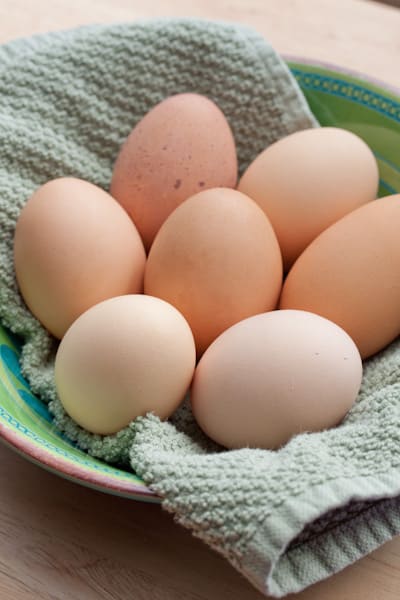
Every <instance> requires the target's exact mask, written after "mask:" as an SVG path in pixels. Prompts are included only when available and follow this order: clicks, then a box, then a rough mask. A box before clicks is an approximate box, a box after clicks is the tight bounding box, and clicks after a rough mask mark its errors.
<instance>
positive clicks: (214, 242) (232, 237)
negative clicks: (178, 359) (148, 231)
mask: <svg viewBox="0 0 400 600" xmlns="http://www.w3.org/2000/svg"><path fill="white" fill-rule="evenodd" d="M281 285H282V258H281V254H280V250H279V246H278V242H277V240H276V237H275V234H274V231H273V229H272V227H271V224H270V223H269V221H268V219H267V217H266V216H265V214H264V213H263V211H262V210H261V209H260V208H259V207H258V206H257V204H256V203H255V202H253V200H251V199H250V198H248V197H247V196H245V195H244V194H241V193H240V192H237V191H235V190H231V189H227V188H215V189H212V190H206V191H204V192H200V193H198V194H195V195H194V196H192V197H191V198H189V199H188V200H186V202H184V203H183V204H181V205H180V206H179V207H178V208H177V209H176V210H175V211H174V212H173V213H172V214H171V215H170V216H169V217H168V219H167V220H166V221H165V223H164V224H163V226H162V227H161V229H160V231H159V232H158V234H157V236H156V239H155V240H154V243H153V246H152V248H151V250H150V253H149V256H148V259H147V264H146V270H145V283H144V289H145V292H146V294H150V295H153V296H157V297H159V298H163V299H164V300H166V301H167V302H170V303H171V304H172V305H173V306H176V308H178V310H179V311H180V312H181V313H182V314H183V315H184V317H185V318H186V319H187V321H188V323H189V325H190V327H191V329H192V331H193V334H194V338H195V341H196V348H197V353H198V355H199V356H200V355H201V354H202V352H204V350H205V349H206V348H207V346H209V344H210V343H211V342H212V341H213V340H214V339H215V338H216V337H217V336H218V335H219V334H220V333H222V331H224V330H225V329H227V328H228V327H230V326H231V325H233V324H234V323H236V322H237V321H240V320H241V319H244V318H246V317H249V316H251V315H254V314H256V313H260V312H264V311H266V310H272V309H273V308H275V306H276V304H277V302H278V299H279V294H280V290H281Z"/></svg>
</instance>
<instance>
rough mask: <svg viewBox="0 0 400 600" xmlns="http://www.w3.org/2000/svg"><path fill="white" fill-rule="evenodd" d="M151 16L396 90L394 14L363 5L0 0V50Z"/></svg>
mask: <svg viewBox="0 0 400 600" xmlns="http://www.w3.org/2000/svg"><path fill="white" fill-rule="evenodd" d="M155 16H197V17H204V18H214V19H225V20H232V21H239V22H241V23H246V24H248V25H252V26H253V27H255V28H256V29H258V30H259V31H260V32H261V33H262V34H264V35H265V36H266V37H267V38H269V40H270V41H271V43H272V44H273V45H274V46H275V48H276V49H277V50H278V51H280V52H283V53H288V54H296V55H299V56H304V57H309V58H314V59H319V60H322V61H328V62H332V63H336V64H339V65H343V66H346V67H348V68H351V69H355V70H356V71H359V72H364V73H366V74H369V75H371V76H374V77H378V78H379V79H381V80H383V81H386V82H387V83H391V84H393V85H397V86H398V87H400V69H399V67H398V65H399V56H400V35H399V31H400V11H399V10H397V9H396V8H394V7H392V6H386V5H383V4H378V3H376V2H366V1H363V0H284V1H282V0H192V1H191V2H188V1H187V0H149V1H147V2H146V1H143V0H35V2H26V0H2V2H1V3H0V42H4V41H7V40H10V39H12V38H15V37H19V36H25V35H31V34H32V33H38V32H45V31H49V30H52V29H65V28H69V27H75V26H76V25H82V24H85V23H93V22H99V23H100V22H102V23H103V22H104V23H106V22H116V21H126V20H130V19H138V18H147V17H155Z"/></svg>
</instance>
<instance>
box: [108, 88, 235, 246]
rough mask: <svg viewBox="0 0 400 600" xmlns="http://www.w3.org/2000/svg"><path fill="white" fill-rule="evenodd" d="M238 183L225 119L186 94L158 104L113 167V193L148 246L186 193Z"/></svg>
mask: <svg viewBox="0 0 400 600" xmlns="http://www.w3.org/2000/svg"><path fill="white" fill-rule="evenodd" d="M236 182H237V158H236V148H235V141H234V139H233V135H232V132H231V129H230V127H229V124H228V121H227V120H226V118H225V116H224V114H223V113H222V112H221V110H220V109H219V108H218V106H217V105H216V104H215V103H214V102H212V101H211V100H209V99H208V98H206V97H205V96H201V95H199V94H191V93H187V94H177V95H175V96H171V97H169V98H167V99H166V100H163V101H162V102H160V103H159V104H157V105H156V106H155V107H154V108H153V109H152V110H151V111H150V112H148V113H147V114H146V115H145V116H144V117H143V119H142V120H141V121H139V123H138V124H137V125H136V127H135V128H134V129H133V130H132V132H131V133H130V135H129V137H128V138H127V140H126V141H125V143H124V145H123V146H122V148H121V151H120V153H119V155H118V158H117V160H116V163H115V166H114V171H113V176H112V182H111V194H112V195H113V196H114V197H115V198H117V200H118V202H120V203H121V205H122V206H123V207H124V208H125V209H126V210H127V212H128V213H129V214H130V215H131V217H132V219H133V221H134V223H135V225H136V227H137V228H138V230H139V232H140V234H141V236H142V239H143V241H144V245H145V247H146V249H148V248H150V246H151V243H152V241H153V239H154V237H155V235H156V233H157V231H158V230H159V228H160V226H161V224H162V223H163V222H164V221H165V219H166V218H167V217H168V215H169V214H170V213H171V212H172V211H173V210H174V209H175V208H176V207H177V206H178V205H179V204H181V203H182V202H183V201H184V200H186V199H187V198H189V196H192V195H193V194H195V193H196V192H199V191H201V190H206V189H208V188H213V187H232V188H233V187H235V186H236Z"/></svg>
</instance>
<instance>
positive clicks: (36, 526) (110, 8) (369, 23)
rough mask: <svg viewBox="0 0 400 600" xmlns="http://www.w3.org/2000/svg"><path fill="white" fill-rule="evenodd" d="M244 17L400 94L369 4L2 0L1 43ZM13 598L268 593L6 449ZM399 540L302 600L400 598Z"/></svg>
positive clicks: (0, 537)
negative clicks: (156, 19)
mask: <svg viewBox="0 0 400 600" xmlns="http://www.w3.org/2000/svg"><path fill="white" fill-rule="evenodd" d="M161 15H170V16H172V15H179V16H203V17H210V18H222V19H230V20H235V21H241V22H244V23H248V24H250V25H253V26H255V27H256V28H258V30H259V31H261V32H262V33H263V34H265V35H266V36H267V37H268V38H269V39H270V41H271V42H272V43H273V44H274V45H275V47H276V48H277V50H279V51H281V52H284V53H288V54H294V55H296V54H297V55H300V56H303V57H310V58H314V59H320V60H324V61H329V62H331V63H336V64H339V65H344V66H346V67H348V68H352V69H355V70H356V71H360V72H364V73H366V74H370V75H372V76H375V77H378V78H379V79H381V80H383V81H386V82H388V83H391V84H392V85H397V86H398V87H399V88H400V69H399V58H400V11H399V10H397V9H395V8H392V7H389V6H385V5H379V4H375V3H373V2H365V1H362V0H285V1H283V0H220V1H219V0H192V2H191V3H189V2H187V1H186V0H149V1H148V2H143V0H35V2H26V0H2V2H1V4H0V42H5V41H7V40H10V39H12V38H15V37H18V36H22V35H30V34H32V33H34V32H40V31H47V30H50V29H61V28H66V27H72V26H75V25H78V24H83V23H90V22H111V21H122V20H128V19H135V18H138V17H148V16H161ZM0 486H1V492H0V542H1V543H0V598H1V599H2V600H3V599H4V600H11V599H12V600H35V599H40V600H102V599H107V600H128V599H129V600H130V599H132V600H214V599H215V600H256V599H261V598H263V596H262V595H261V594H260V593H258V592H257V591H255V590H254V589H253V588H252V587H251V586H250V584H249V583H248V582H247V581H246V580H245V579H244V578H243V577H242V576H240V575H239V574H238V573H236V571H234V570H233V568H231V567H230V566H229V565H228V563H227V562H226V561H225V560H224V559H222V558H220V557H219V556H217V555H216V554H215V553H214V552H212V551H211V550H210V549H208V548H207V547H206V546H205V545H203V544H202V543H201V542H199V541H198V540H195V539H194V538H193V537H192V536H191V535H190V534H189V533H188V532H187V531H186V530H184V529H182V528H181V527H179V526H178V525H175V524H174V522H173V520H172V518H171V517H170V515H168V514H167V513H164V512H163V511H162V510H161V509H160V507H159V506H157V505H151V504H144V503H139V502H132V501H129V500H124V499H121V498H116V497H112V496H108V495H105V494H100V493H96V492H93V491H91V490H88V489H85V488H82V487H79V486H78V485H75V484H72V483H69V482H67V481H64V480H63V479H60V478H58V477H56V476H54V475H51V474H49V473H46V472H45V471H43V470H41V469H39V468H38V467H36V466H34V465H32V464H30V463H28V462H26V461H25V460H23V459H22V458H20V457H19V456H17V455H16V454H15V453H14V452H12V451H11V450H9V449H8V448H6V447H3V446H0ZM399 596H400V538H397V539H395V540H393V541H392V542H390V543H387V544H386V545H385V546H383V547H382V548H380V549H379V550H377V551H376V552H374V553H373V554H371V555H370V556H369V557H367V558H365V559H363V560H361V561H359V562H358V563H356V564H355V565H353V566H351V567H349V568H347V569H345V570H344V571H343V572H342V573H340V574H338V575H336V576H334V577H332V578H331V579H329V580H328V581H325V582H322V583H320V584H317V585H315V586H313V587H311V588H309V589H308V590H306V591H305V592H303V593H301V594H299V595H297V596H296V600H297V599H298V600H377V599H379V600H398V598H399Z"/></svg>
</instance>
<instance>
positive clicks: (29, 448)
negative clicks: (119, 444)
mask: <svg viewBox="0 0 400 600" xmlns="http://www.w3.org/2000/svg"><path fill="white" fill-rule="evenodd" d="M280 56H281V57H282V58H283V60H284V61H285V63H286V64H288V63H294V64H298V65H304V66H306V67H307V66H310V67H317V68H318V67H319V68H323V69H326V70H328V71H331V72H336V73H339V74H342V75H345V76H349V77H353V78H355V79H358V80H361V81H363V82H365V83H367V84H371V85H373V86H375V87H377V88H380V89H381V90H382V91H383V92H387V93H390V94H394V95H395V96H396V97H397V98H399V100H400V88H397V87H396V86H393V85H392V84H388V83H386V82H384V81H381V80H378V79H376V78H374V77H371V76H369V75H365V74H364V73H362V72H358V71H355V70H352V69H348V68H346V67H341V66H338V65H336V64H333V63H329V62H325V61H320V60H315V59H312V58H308V57H302V56H298V55H291V54H285V53H282V54H281V55H280ZM288 66H289V68H290V65H288ZM0 440H1V441H2V442H3V443H4V444H5V445H6V446H7V447H9V448H11V449H13V450H14V451H16V452H17V453H18V454H19V455H20V456H23V457H24V458H26V459H28V460H29V461H30V462H32V463H34V464H36V465H38V466H40V467H42V468H44V469H46V470H47V471H49V472H51V473H53V474H55V475H58V476H60V477H62V478H64V479H67V480H69V481H73V482H75V483H78V484H81V485H83V486H85V487H89V488H91V489H94V490H97V491H100V492H104V493H109V494H112V495H117V496H121V497H124V498H129V499H134V500H140V501H147V502H153V503H158V504H160V503H161V498H160V496H159V495H158V494H157V493H156V492H154V491H153V490H152V489H150V488H149V487H148V486H146V485H145V484H144V483H143V484H142V485H140V484H138V483H135V482H134V481H129V479H128V478H127V479H126V480H124V479H123V478H122V477H121V478H118V475H116V476H114V477H113V476H112V475H109V476H108V475H106V474H105V473H101V472H97V471H95V470H91V469H90V468H85V467H84V466H83V465H79V464H78V463H75V462H73V461H72V460H69V459H67V458H66V457H60V458H58V457H57V456H55V455H54V454H53V453H52V452H51V450H49V449H47V448H42V447H40V446H38V445H37V444H34V443H33V442H32V441H31V440H30V439H29V438H27V437H26V436H25V435H24V434H23V433H21V432H19V431H18V430H15V429H14V428H12V427H9V426H7V424H5V423H4V422H1V421H0Z"/></svg>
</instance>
